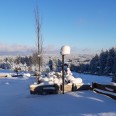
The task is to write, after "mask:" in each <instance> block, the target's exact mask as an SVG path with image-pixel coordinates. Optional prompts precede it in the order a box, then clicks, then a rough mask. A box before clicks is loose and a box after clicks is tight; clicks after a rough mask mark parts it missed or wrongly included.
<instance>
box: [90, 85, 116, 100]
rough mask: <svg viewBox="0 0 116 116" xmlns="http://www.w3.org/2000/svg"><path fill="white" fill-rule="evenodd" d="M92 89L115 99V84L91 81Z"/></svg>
mask: <svg viewBox="0 0 116 116" xmlns="http://www.w3.org/2000/svg"><path fill="white" fill-rule="evenodd" d="M92 89H93V90H94V91H95V92H97V93H100V94H104V95H106V96H109V97H111V98H112V99H114V100H116V86H113V85H108V84H107V85H106V84H99V83H92Z"/></svg>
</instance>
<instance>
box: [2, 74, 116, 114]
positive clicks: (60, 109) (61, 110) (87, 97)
mask: <svg viewBox="0 0 116 116" xmlns="http://www.w3.org/2000/svg"><path fill="white" fill-rule="evenodd" d="M73 74H74V75H75V76H76V77H80V78H82V80H83V81H84V83H91V82H93V81H94V82H100V83H110V82H111V78H110V77H105V76H96V75H84V74H77V73H73ZM35 81H36V78H35V77H29V78H28V77H24V78H18V77H8V78H0V116H116V103H115V102H116V101H115V100H113V99H111V98H109V97H107V96H104V95H101V94H97V93H95V92H93V91H77V92H67V93H65V94H53V95H31V94H30V92H29V86H30V84H32V83H34V82H35Z"/></svg>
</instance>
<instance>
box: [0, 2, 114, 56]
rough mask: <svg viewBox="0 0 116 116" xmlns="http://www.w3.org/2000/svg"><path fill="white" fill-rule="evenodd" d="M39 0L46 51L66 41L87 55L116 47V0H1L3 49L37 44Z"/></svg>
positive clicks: (0, 41) (0, 29)
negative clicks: (35, 11) (36, 16)
mask: <svg viewBox="0 0 116 116" xmlns="http://www.w3.org/2000/svg"><path fill="white" fill-rule="evenodd" d="M36 3H38V6H39V13H40V16H41V22H42V36H43V40H44V47H45V48H46V49H47V50H57V49H60V48H61V46H62V45H65V44H66V45H69V46H71V48H72V52H76V53H82V54H84V53H96V52H99V51H100V50H101V49H102V48H104V49H109V48H111V47H113V46H116V0H0V49H4V50H9V48H10V50H11V51H12V50H15V47H14V45H15V44H16V45H18V46H20V47H17V48H16V49H20V48H21V47H22V48H26V49H27V48H32V47H34V46H35V42H36V32H35V17H34V9H35V7H36ZM16 45H15V46H16Z"/></svg>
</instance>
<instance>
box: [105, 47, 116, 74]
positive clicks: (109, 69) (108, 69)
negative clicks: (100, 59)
mask: <svg viewBox="0 0 116 116" xmlns="http://www.w3.org/2000/svg"><path fill="white" fill-rule="evenodd" d="M114 57H115V49H114V48H111V49H110V50H109V52H108V58H107V64H106V72H107V74H110V73H113V64H114Z"/></svg>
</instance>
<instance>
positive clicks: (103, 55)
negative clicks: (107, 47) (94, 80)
mask: <svg viewBox="0 0 116 116" xmlns="http://www.w3.org/2000/svg"><path fill="white" fill-rule="evenodd" d="M107 58H108V51H106V52H104V51H103V50H102V52H101V54H100V57H99V66H100V68H99V74H100V75H101V74H104V73H105V67H106V63H107Z"/></svg>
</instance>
